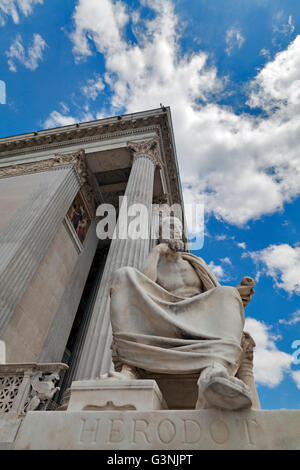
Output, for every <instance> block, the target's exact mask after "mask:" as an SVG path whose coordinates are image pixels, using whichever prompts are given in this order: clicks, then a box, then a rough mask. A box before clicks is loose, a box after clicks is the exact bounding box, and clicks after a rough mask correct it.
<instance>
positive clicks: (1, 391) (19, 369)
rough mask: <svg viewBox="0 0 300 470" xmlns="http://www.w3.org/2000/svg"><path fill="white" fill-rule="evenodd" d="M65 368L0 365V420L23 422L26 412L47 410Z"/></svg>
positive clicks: (43, 365)
mask: <svg viewBox="0 0 300 470" xmlns="http://www.w3.org/2000/svg"><path fill="white" fill-rule="evenodd" d="M66 369H68V366H67V365H66V364H61V363H56V364H36V363H20V364H0V418H4V417H7V418H20V417H23V416H25V414H26V412H27V411H33V410H36V409H39V410H41V409H42V410H45V409H46V408H47V405H48V404H49V403H50V401H51V399H52V397H53V396H54V394H55V393H56V392H57V391H58V390H59V387H57V386H56V384H57V382H58V381H59V378H60V373H61V372H62V371H63V370H66Z"/></svg>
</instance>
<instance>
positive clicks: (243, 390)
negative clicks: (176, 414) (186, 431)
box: [196, 362, 252, 410]
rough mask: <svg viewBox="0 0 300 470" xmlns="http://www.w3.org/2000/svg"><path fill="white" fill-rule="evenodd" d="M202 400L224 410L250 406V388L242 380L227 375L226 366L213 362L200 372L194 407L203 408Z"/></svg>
mask: <svg viewBox="0 0 300 470" xmlns="http://www.w3.org/2000/svg"><path fill="white" fill-rule="evenodd" d="M203 401H205V402H207V403H208V404H209V405H210V406H212V407H217V408H222V409H226V410H238V409H241V408H250V407H251V406H252V396H251V391H250V388H249V387H248V386H247V385H246V384H245V383H244V382H243V381H242V380H240V379H238V378H236V377H232V376H231V375H229V373H228V371H227V368H226V366H225V365H224V364H222V363H220V362H214V363H213V364H212V365H211V366H209V367H207V368H205V369H203V371H202V372H201V374H200V377H199V380H198V400H197V403H196V408H203V406H202V404H203Z"/></svg>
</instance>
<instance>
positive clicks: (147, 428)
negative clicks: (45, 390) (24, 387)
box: [15, 410, 300, 452]
mask: <svg viewBox="0 0 300 470" xmlns="http://www.w3.org/2000/svg"><path fill="white" fill-rule="evenodd" d="M15 448H16V449H20V450H24V449H51V450H56V449H59V450H69V449H78V450H89V449H91V450H111V451H116V450H143V449H145V450H162V451H168V450H181V451H183V452H185V451H188V450H210V449H212V450H238V449H240V450H259V449H260V450H267V449H269V450H275V449H278V450H279V449H285V450H287V449H290V450H296V449H298V450H300V411H299V410H298V411H293V410H282V411H277V410H276V411H271V410H270V411H267V410H266V411H260V410H259V411H254V410H245V411H220V410H189V411H187V410H186V411H179V410H178V411H174V410H173V411H171V410H162V411H30V412H29V413H27V415H26V417H25V418H24V420H23V422H22V424H21V426H20V428H19V430H18V432H17V437H16V440H15Z"/></svg>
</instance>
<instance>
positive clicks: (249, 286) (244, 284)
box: [236, 276, 255, 307]
mask: <svg viewBox="0 0 300 470" xmlns="http://www.w3.org/2000/svg"><path fill="white" fill-rule="evenodd" d="M254 287H255V281H254V279H252V277H250V276H245V277H243V279H242V280H241V283H240V285H238V286H236V288H237V290H238V291H239V294H240V296H241V298H242V301H243V304H244V307H246V306H247V305H248V304H249V302H250V300H251V296H252V295H253V294H254V289H253V288H254Z"/></svg>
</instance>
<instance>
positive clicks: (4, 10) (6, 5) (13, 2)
mask: <svg viewBox="0 0 300 470" xmlns="http://www.w3.org/2000/svg"><path fill="white" fill-rule="evenodd" d="M38 3H39V4H43V0H0V25H2V26H3V25H4V24H5V19H6V18H7V16H11V17H12V19H13V22H14V23H19V22H20V13H21V14H23V15H25V16H28V15H29V14H30V13H32V10H33V8H34V6H35V5H36V4H38Z"/></svg>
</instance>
